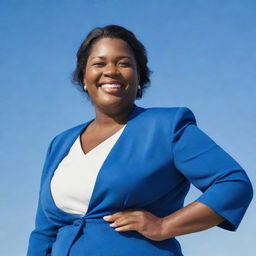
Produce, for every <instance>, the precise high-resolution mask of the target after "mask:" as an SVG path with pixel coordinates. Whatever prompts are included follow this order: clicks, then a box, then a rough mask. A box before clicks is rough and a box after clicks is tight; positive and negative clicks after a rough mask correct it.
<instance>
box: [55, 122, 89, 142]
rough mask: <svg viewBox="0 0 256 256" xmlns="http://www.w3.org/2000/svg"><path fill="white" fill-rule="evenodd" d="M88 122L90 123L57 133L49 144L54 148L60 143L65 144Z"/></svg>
mask: <svg viewBox="0 0 256 256" xmlns="http://www.w3.org/2000/svg"><path fill="white" fill-rule="evenodd" d="M89 122H90V121H87V122H85V123H81V124H78V125H76V126H73V127H71V128H68V129H66V130H64V131H62V132H59V133H57V134H56V136H55V137H54V138H53V139H52V142H51V144H52V145H53V147H54V146H56V145H60V143H65V142H66V141H68V140H70V139H71V138H72V137H73V136H76V135H77V134H79V132H80V131H81V130H82V129H83V127H85V126H86V124H87V123H89Z"/></svg>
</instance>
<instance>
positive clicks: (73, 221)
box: [27, 105, 253, 256]
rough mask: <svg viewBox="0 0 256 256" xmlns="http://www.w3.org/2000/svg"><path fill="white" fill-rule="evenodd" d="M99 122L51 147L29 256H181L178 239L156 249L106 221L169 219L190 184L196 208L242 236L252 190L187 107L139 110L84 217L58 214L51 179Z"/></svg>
mask: <svg viewBox="0 0 256 256" xmlns="http://www.w3.org/2000/svg"><path fill="white" fill-rule="evenodd" d="M93 120H94V119H92V120H90V121H88V122H85V123H83V124H80V125H78V126H75V127H73V128H70V129H68V130H66V131H64V132H61V133H60V134H58V135H57V136H55V137H54V138H53V140H52V141H51V143H50V145H49V147H48V150H47V154H46V159H45V162H44V166H43V171H42V177H41V185H40V193H39V200H38V208H37V214H36V221H35V228H34V230H33V231H32V232H31V234H30V239H29V246H28V252H27V256H68V255H71V256H82V255H83V256H131V255H147V256H156V255H157V256H174V255H175V256H180V255H182V251H181V247H180V245H179V243H178V241H177V240H176V239H175V238H170V239H166V240H163V241H153V240H150V239H148V238H146V237H144V236H143V235H141V234H140V233H139V232H137V231H123V232H119V231H115V229H114V228H112V227H110V226H109V224H110V223H109V222H107V221H104V220H103V216H105V215H110V214H113V213H115V212H118V211H122V210H125V209H128V208H138V209H144V210H147V211H149V212H151V213H152V214H155V215H156V216H158V217H164V216H167V215H169V214H171V213H173V212H175V211H177V210H178V209H180V208H182V207H183V203H184V198H185V196H186V194H187V192H188V190H189V187H190V184H193V185H194V186H195V187H197V188H198V189H200V190H201V191H202V194H201V195H200V196H199V198H197V199H196V201H199V202H202V203H204V204H206V205H207V206H209V207H210V208H212V209H213V210H214V211H216V212H217V213H219V214H220V215H222V216H223V217H224V218H225V221H224V222H223V223H222V224H221V225H219V226H220V227H221V228H223V229H227V230H231V231H234V230H236V229H237V227H238V225H239V223H240V222H241V219H242V217H243V215H244V214H245V211H246V209H247V207H248V205H249V203H250V201H251V199H252V194H253V190H252V185H251V183H250V181H249V179H248V177H247V175H246V173H245V171H244V170H243V168H242V167H241V166H240V165H239V164H238V163H237V162H236V161H235V160H234V159H233V158H232V157H231V156H230V155H229V154H228V153H227V152H225V151H224V150H223V149H222V148H221V147H220V146H219V145H217V144H216V143H215V142H214V141H213V140H212V139H211V138H210V137H209V136H208V135H206V134H205V133H204V132H203V131H202V130H200V128H198V126H197V123H196V119H195V116H194V114H193V113H192V111H191V110H190V109H189V108H187V107H169V108H142V107H139V106H137V105H134V109H133V111H132V113H131V114H130V116H129V119H128V122H127V125H126V127H125V128H124V130H123V133H122V134H121V136H120V137H119V139H118V140H117V142H116V143H115V145H114V146H113V148H112V149H111V151H110V153H109V154H108V156H107V158H106V159H105V161H104V163H103V165H102V166H101V169H100V170H99V173H98V175H97V179H96V183H95V185H94V189H93V193H92V196H91V199H90V202H89V206H88V210H87V212H86V214H85V215H84V216H83V217H80V216H78V215H74V214H70V213H66V212H64V211H62V210H61V209H59V208H58V207H57V206H56V205H55V203H54V201H53V198H52V195H51V191H50V181H51V178H52V176H53V174H54V171H55V170H56V168H57V166H58V164H59V163H60V162H61V160H62V159H63V158H64V157H65V156H66V155H67V154H68V151H69V149H70V147H71V146H72V144H73V143H74V141H75V140H76V139H77V137H78V136H79V135H80V134H81V133H82V132H83V131H84V130H85V129H86V127H87V126H88V124H89V123H90V122H92V121H93ZM85 171H89V170H85Z"/></svg>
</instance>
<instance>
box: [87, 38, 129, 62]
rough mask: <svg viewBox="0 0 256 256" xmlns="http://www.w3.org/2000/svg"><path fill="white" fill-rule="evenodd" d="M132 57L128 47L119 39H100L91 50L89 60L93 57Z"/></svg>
mask: <svg viewBox="0 0 256 256" xmlns="http://www.w3.org/2000/svg"><path fill="white" fill-rule="evenodd" d="M112 56H113V57H118V56H129V57H134V56H133V52H132V50H131V48H130V46H129V45H128V44H127V43H126V42H125V41H124V40H122V39H119V38H101V39H99V40H98V41H97V42H95V43H94V44H93V46H92V48H91V51H90V55H89V58H95V57H106V58H107V57H112Z"/></svg>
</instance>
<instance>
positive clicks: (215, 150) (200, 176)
mask: <svg viewBox="0 0 256 256" xmlns="http://www.w3.org/2000/svg"><path fill="white" fill-rule="evenodd" d="M173 133H174V137H173V158H174V164H175V167H176V168H177V169H178V170H179V171H180V172H181V173H182V174H183V175H184V176H185V177H186V178H187V179H188V180H189V181H190V182H191V183H192V184H193V185H194V186H195V187H197V188H198V189H200V190H201V191H202V192H203V193H202V195H201V196H199V198H197V199H196V201H198V202H201V203H203V204H205V205H207V206H208V207H210V208H211V209H213V210H214V211H215V212H217V213H218V214H220V215H221V216H223V217H224V218H225V221H224V222H223V223H221V224H220V225H219V226H220V227H221V228H224V229H227V230H231V231H235V230H236V229H237V227H238V225H239V224H240V222H241V220H242V218H243V216H244V214H245V211H246V209H247V208H248V205H249V204H250V202H251V200H252V196H253V189H252V185H251V182H250V180H249V178H248V176H247V174H246V173H245V171H244V170H243V168H242V167H241V166H240V165H239V164H238V163H237V162H236V161H235V160H234V159H233V158H232V157H231V156H230V155H229V154H228V153H227V152H226V151H224V150H223V149H222V148H221V147H220V146H219V145H217V144H216V143H215V142H214V141H213V140H212V139H211V138H210V137H209V136H208V135H207V134H205V133H204V132H203V131H202V130H201V129H200V128H198V127H197V123H196V119H195V116H194V114H193V113H192V111H191V110H190V109H189V108H186V107H181V108H179V109H178V110H177V113H176V116H175V120H174V125H173Z"/></svg>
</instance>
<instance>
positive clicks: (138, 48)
mask: <svg viewBox="0 0 256 256" xmlns="http://www.w3.org/2000/svg"><path fill="white" fill-rule="evenodd" d="M101 38H118V39H122V40H124V41H125V42H126V43H127V44H128V45H129V46H130V48H131V50H132V52H133V54H134V57H135V60H136V64H137V68H138V73H139V77H140V81H139V84H140V86H141V89H140V90H138V93H137V95H136V99H138V98H142V95H143V92H144V90H145V88H147V87H148V86H149V84H150V78H149V76H150V73H152V71H151V70H150V69H149V68H148V66H147V63H148V58H147V52H146V49H145V47H144V45H143V44H142V43H141V42H140V41H139V40H138V39H137V38H136V37H135V35H134V34H133V33H132V32H131V31H129V30H128V29H126V28H124V27H121V26H118V25H108V26H105V27H97V28H95V29H93V30H91V31H90V32H89V33H88V35H87V36H86V38H85V39H84V41H83V42H82V44H81V45H80V47H79V49H78V51H77V54H76V56H77V63H76V69H75V70H74V72H73V75H72V81H73V83H75V84H78V85H79V86H81V87H82V90H83V91H84V88H83V86H84V84H83V80H84V72H85V67H86V64H87V60H88V57H89V55H90V50H91V48H92V46H93V44H94V43H95V42H96V41H98V40H99V39H101Z"/></svg>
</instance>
